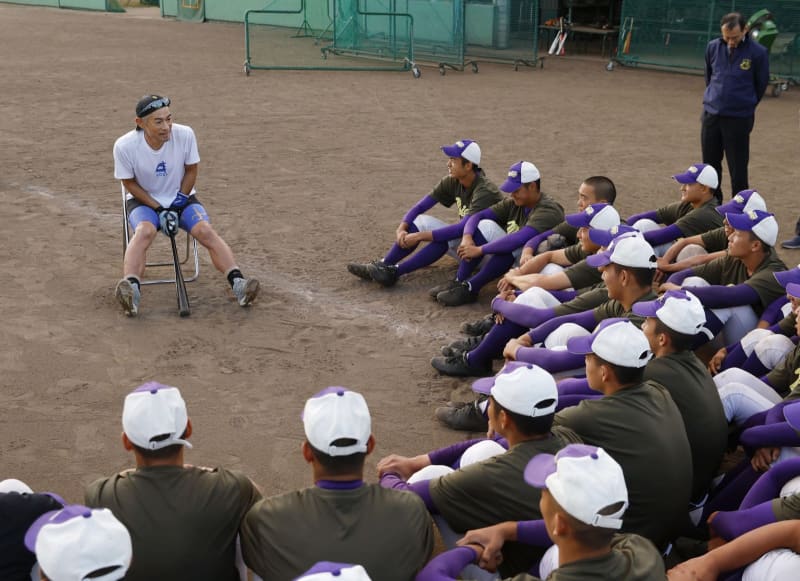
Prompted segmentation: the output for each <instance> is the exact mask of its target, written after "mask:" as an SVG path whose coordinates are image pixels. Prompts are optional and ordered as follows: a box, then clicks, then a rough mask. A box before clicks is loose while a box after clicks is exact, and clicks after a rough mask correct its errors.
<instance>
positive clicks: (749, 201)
mask: <svg viewBox="0 0 800 581" xmlns="http://www.w3.org/2000/svg"><path fill="white" fill-rule="evenodd" d="M715 210H716V211H717V212H719V213H720V214H722V215H723V216H724V215H725V214H727V213H728V212H731V213H733V214H744V213H745V212H749V211H750V210H762V211H764V212H766V211H767V203H766V202H765V201H764V198H762V197H761V194H759V193H758V192H757V191H755V190H742V191H741V192H739V193H738V194H736V195H735V196H733V198H732V199H731V201H730V202H728V203H726V204H722V205H720V206H717V207H716V208H715Z"/></svg>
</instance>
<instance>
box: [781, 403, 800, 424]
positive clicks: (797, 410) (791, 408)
mask: <svg viewBox="0 0 800 581" xmlns="http://www.w3.org/2000/svg"><path fill="white" fill-rule="evenodd" d="M783 417H784V418H786V422H787V423H788V424H789V425H790V426H792V428H794V429H795V430H800V403H794V404H792V405H787V406H786V407H785V408H783Z"/></svg>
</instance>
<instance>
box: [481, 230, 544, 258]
mask: <svg viewBox="0 0 800 581" xmlns="http://www.w3.org/2000/svg"><path fill="white" fill-rule="evenodd" d="M536 234H538V230H536V228H533V227H531V226H523V227H522V228H520V229H519V230H517V231H516V232H514V233H513V234H507V235H505V236H503V237H502V238H498V239H497V240H495V241H493V242H489V243H487V244H484V245H483V246H482V247H481V250H483V253H484V254H510V253H512V252H514V251H515V250H516V249H517V248H520V247H521V246H522V245H523V244H525V243H526V242H527V241H528V240H530V239H531V238H532V237H533V236H536Z"/></svg>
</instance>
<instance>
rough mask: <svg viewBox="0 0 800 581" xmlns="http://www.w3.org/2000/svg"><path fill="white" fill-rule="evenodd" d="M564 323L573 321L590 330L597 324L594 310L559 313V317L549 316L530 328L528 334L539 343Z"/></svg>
mask: <svg viewBox="0 0 800 581" xmlns="http://www.w3.org/2000/svg"><path fill="white" fill-rule="evenodd" d="M564 323H575V324H576V325H580V326H581V327H583V328H584V329H586V330H587V331H591V330H593V329H594V328H595V327H596V326H597V319H595V316H594V311H581V312H580V313H570V314H569V315H561V316H560V317H555V318H550V319H548V320H546V321H545V322H544V323H542V324H541V325H539V326H537V327H535V328H533V329H531V332H530V333H528V335H530V337H531V339H532V340H533V342H534V343H541V342H542V341H544V340H545V339H546V338H547V336H548V335H549V334H550V333H552V332H553V331H555V330H556V329H558V328H559V327H560V326H561V325H563V324H564Z"/></svg>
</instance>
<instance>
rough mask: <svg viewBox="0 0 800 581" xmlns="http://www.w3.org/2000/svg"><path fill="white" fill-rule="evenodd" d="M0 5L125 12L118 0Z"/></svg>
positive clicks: (6, 0) (3, 0) (28, 0)
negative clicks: (28, 5)
mask: <svg viewBox="0 0 800 581" xmlns="http://www.w3.org/2000/svg"><path fill="white" fill-rule="evenodd" d="M0 4H30V5H32V6H52V7H53V8H71V9H75V10H99V11H103V12H125V9H124V8H122V6H120V4H119V2H117V0H0Z"/></svg>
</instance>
